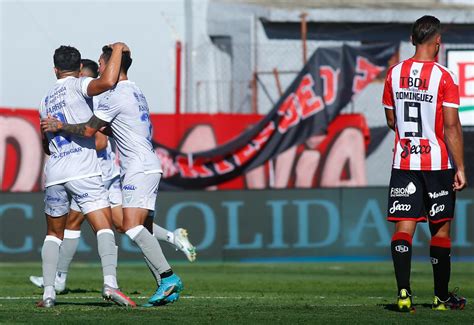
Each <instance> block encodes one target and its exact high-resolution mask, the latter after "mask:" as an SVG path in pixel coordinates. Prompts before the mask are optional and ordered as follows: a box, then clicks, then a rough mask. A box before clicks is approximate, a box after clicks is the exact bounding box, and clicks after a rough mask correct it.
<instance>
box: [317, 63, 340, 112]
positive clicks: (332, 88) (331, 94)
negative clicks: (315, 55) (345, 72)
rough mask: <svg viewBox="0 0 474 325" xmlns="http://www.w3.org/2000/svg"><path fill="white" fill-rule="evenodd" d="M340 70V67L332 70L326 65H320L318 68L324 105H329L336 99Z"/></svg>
mask: <svg viewBox="0 0 474 325" xmlns="http://www.w3.org/2000/svg"><path fill="white" fill-rule="evenodd" d="M340 71H341V70H340V69H337V70H334V69H333V68H332V67H331V66H328V65H322V66H321V67H320V68H319V75H320V76H321V78H322V79H323V90H324V94H323V95H324V103H325V104H326V105H331V104H332V103H334V101H335V100H336V94H337V87H338V82H339V72H340Z"/></svg>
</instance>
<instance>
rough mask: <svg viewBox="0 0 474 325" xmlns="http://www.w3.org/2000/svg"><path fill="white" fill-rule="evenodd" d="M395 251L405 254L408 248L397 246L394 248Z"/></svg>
mask: <svg viewBox="0 0 474 325" xmlns="http://www.w3.org/2000/svg"><path fill="white" fill-rule="evenodd" d="M395 250H396V251H397V252H399V253H406V252H408V246H405V245H397V246H395Z"/></svg>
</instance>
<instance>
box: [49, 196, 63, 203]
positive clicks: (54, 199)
mask: <svg viewBox="0 0 474 325" xmlns="http://www.w3.org/2000/svg"><path fill="white" fill-rule="evenodd" d="M46 201H47V202H59V201H61V199H60V198H58V197H54V196H51V195H46Z"/></svg>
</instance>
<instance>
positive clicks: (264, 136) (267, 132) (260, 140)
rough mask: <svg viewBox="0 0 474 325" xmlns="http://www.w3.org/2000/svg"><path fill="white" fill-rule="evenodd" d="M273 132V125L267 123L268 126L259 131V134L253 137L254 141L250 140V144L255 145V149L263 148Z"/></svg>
mask: <svg viewBox="0 0 474 325" xmlns="http://www.w3.org/2000/svg"><path fill="white" fill-rule="evenodd" d="M273 131H275V123H274V122H273V121H272V122H270V123H268V125H267V126H266V127H265V128H264V129H263V130H262V131H260V133H259V134H258V135H257V136H256V137H255V139H253V140H252V143H253V144H254V145H255V148H257V149H260V148H261V147H263V145H264V144H265V143H267V141H268V139H270V137H271V136H272V134H273Z"/></svg>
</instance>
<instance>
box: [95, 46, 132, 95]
mask: <svg viewBox="0 0 474 325" xmlns="http://www.w3.org/2000/svg"><path fill="white" fill-rule="evenodd" d="M111 47H112V56H111V57H110V60H109V62H108V63H107V66H106V67H105V71H104V73H103V74H101V76H100V77H99V78H97V79H94V80H92V81H91V82H90V83H89V85H88V86H87V95H88V96H90V97H92V96H97V95H99V94H101V93H103V92H104V91H107V90H109V89H111V88H112V87H113V86H114V85H115V84H116V83H117V81H118V78H119V74H120V65H121V64H122V52H130V49H129V48H128V46H127V45H126V44H124V43H120V42H118V43H114V44H112V45H111Z"/></svg>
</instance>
